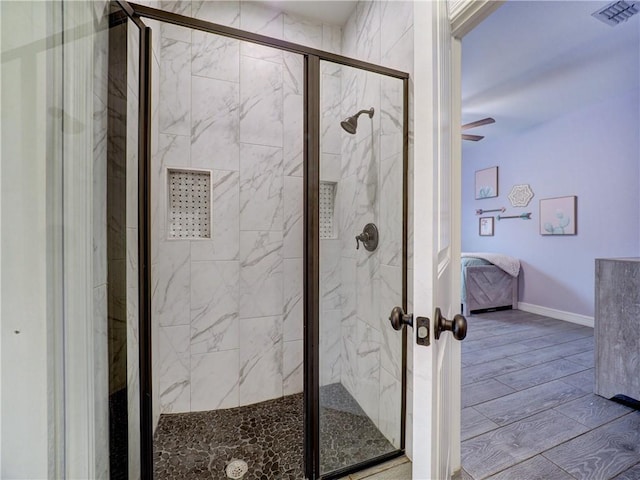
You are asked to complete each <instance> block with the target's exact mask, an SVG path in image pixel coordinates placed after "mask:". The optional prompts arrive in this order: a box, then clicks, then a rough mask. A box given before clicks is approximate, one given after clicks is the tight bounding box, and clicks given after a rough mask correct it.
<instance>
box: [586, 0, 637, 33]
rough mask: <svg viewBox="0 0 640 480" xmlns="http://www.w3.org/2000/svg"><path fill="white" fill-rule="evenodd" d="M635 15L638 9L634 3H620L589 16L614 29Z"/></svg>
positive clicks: (611, 4) (612, 4)
mask: <svg viewBox="0 0 640 480" xmlns="http://www.w3.org/2000/svg"><path fill="white" fill-rule="evenodd" d="M636 13H638V7H637V5H636V3H635V2H624V1H621V2H613V3H610V4H609V5H607V6H606V7H604V8H601V9H600V10H598V11H597V12H593V13H592V14H591V16H593V17H595V18H597V19H598V20H600V21H602V22H604V23H606V24H607V25H611V26H612V27H614V26H616V25H619V24H620V23H622V22H626V21H627V20H629V18H631V17H632V16H633V15H635V14H636Z"/></svg>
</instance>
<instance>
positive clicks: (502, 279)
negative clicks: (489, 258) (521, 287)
mask: <svg viewBox="0 0 640 480" xmlns="http://www.w3.org/2000/svg"><path fill="white" fill-rule="evenodd" d="M462 274H463V275H464V278H465V285H466V290H467V294H466V298H463V299H462V303H463V306H464V307H463V315H469V314H470V313H471V312H473V311H475V310H487V309H493V308H500V307H512V308H516V307H517V305H518V277H513V276H511V275H509V274H508V273H507V272H505V271H504V270H502V269H501V268H499V267H496V266H495V265H474V266H468V267H465V268H464V269H463V272H462Z"/></svg>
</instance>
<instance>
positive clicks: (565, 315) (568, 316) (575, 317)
mask: <svg viewBox="0 0 640 480" xmlns="http://www.w3.org/2000/svg"><path fill="white" fill-rule="evenodd" d="M518 310H522V311H523V312H529V313H536V314H538V315H544V316H545V317H551V318H555V319H558V320H564V321H565V322H571V323H577V324H578V325H583V326H585V327H591V328H593V326H594V321H593V317H588V316H587V315H581V314H579V313H571V312H564V311H562V310H556V309H554V308H548V307H541V306H540V305H533V304H531V303H524V302H518Z"/></svg>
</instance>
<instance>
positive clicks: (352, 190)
mask: <svg viewBox="0 0 640 480" xmlns="http://www.w3.org/2000/svg"><path fill="white" fill-rule="evenodd" d="M343 158H344V157H343ZM357 188H358V185H357V178H356V176H355V175H351V176H349V177H343V179H342V181H341V182H338V185H337V187H336V200H335V201H336V203H335V205H336V208H335V210H337V211H338V235H339V238H340V241H341V243H342V256H343V257H347V258H356V254H357V253H358V252H359V250H356V243H355V236H356V235H358V234H359V233H360V232H362V228H363V227H364V224H363V225H359V226H358V225H357V223H356V219H357V217H356V213H357V211H356V210H357V208H356V206H357V203H356V200H357V197H356V195H357ZM358 227H359V228H360V231H358Z"/></svg>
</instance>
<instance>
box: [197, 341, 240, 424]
mask: <svg viewBox="0 0 640 480" xmlns="http://www.w3.org/2000/svg"><path fill="white" fill-rule="evenodd" d="M239 374H240V350H239V349H235V350H223V351H221V352H214V353H205V354H202V355H191V411H192V412H197V411H202V410H217V409H219V408H232V407H237V406H238V405H239V404H240V403H239V396H238V391H239V389H238V385H239Z"/></svg>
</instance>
